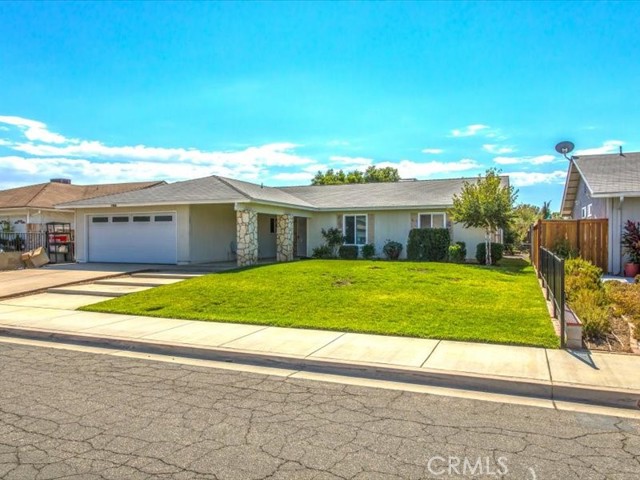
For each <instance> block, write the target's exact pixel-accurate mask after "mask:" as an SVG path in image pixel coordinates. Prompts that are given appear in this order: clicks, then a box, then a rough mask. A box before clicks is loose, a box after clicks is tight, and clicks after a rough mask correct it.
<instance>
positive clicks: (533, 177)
mask: <svg viewBox="0 0 640 480" xmlns="http://www.w3.org/2000/svg"><path fill="white" fill-rule="evenodd" d="M504 175H508V176H509V181H510V183H511V185H513V186H515V187H531V186H533V185H540V184H558V185H562V184H563V183H564V181H565V177H566V176H567V172H565V171H564V170H556V171H553V172H548V173H542V172H505V173H504Z"/></svg>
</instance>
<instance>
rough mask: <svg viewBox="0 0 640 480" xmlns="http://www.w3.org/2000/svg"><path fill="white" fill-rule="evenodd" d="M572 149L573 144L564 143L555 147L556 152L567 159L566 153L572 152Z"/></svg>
mask: <svg viewBox="0 0 640 480" xmlns="http://www.w3.org/2000/svg"><path fill="white" fill-rule="evenodd" d="M574 148H575V145H574V144H573V143H571V142H567V141H564V142H560V143H559V144H557V145H556V152H558V153H561V154H562V155H564V157H565V158H567V153H570V152H572V151H573V149H574Z"/></svg>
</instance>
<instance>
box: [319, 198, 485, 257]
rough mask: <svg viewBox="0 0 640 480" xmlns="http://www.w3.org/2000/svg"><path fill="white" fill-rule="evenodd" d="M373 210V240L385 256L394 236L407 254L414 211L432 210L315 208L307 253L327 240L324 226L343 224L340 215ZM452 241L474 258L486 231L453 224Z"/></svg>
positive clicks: (378, 250) (378, 253) (379, 251)
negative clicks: (339, 222) (383, 250)
mask: <svg viewBox="0 0 640 480" xmlns="http://www.w3.org/2000/svg"><path fill="white" fill-rule="evenodd" d="M441 212H442V209H439V210H432V211H431V213H441ZM364 213H367V214H373V218H374V232H373V237H374V238H373V243H374V245H375V246H376V254H377V255H379V256H383V254H382V247H383V246H384V244H385V243H386V241H387V240H394V241H396V242H400V243H401V244H402V247H403V248H402V255H401V256H400V258H406V255H407V240H408V238H409V231H410V230H411V215H412V214H418V213H430V211H429V210H420V211H417V210H415V211H414V210H383V211H380V210H378V211H370V212H351V211H348V210H345V211H344V212H330V213H317V212H314V214H313V216H312V217H311V218H309V221H308V241H307V248H308V252H307V254H308V255H311V253H312V251H313V249H314V248H315V247H319V246H320V245H322V244H323V243H324V238H323V237H322V233H321V230H322V229H323V228H324V229H327V228H330V227H336V226H338V227H340V228H342V225H338V215H349V214H364ZM452 236H453V238H452V241H453V242H457V241H462V242H465V243H466V245H467V258H468V259H472V258H474V257H475V253H476V245H477V244H478V243H481V242H484V231H483V230H481V229H465V228H464V227H463V226H462V225H459V224H454V225H453V235H452Z"/></svg>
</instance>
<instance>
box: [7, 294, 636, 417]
mask: <svg viewBox="0 0 640 480" xmlns="http://www.w3.org/2000/svg"><path fill="white" fill-rule="evenodd" d="M27 298H28V297H27ZM25 300H26V298H25V297H23V298H21V299H14V300H5V301H3V302H0V333H2V334H5V335H13V336H22V337H30V338H40V339H43V338H49V339H58V340H63V341H72V342H82V343H89V344H94V345H102V346H111V347H117V348H127V349H135V350H141V351H148V352H154V353H163V354H170V355H182V356H193V357H198V358H206V359H211V360H222V361H232V362H238V363H250V364H255V365H266V366H274V367H278V366H280V367H286V368H296V369H301V370H306V371H315V372H324V373H329V374H339V375H352V376H361V377H373V378H382V379H385V380H392V381H402V382H414V383H422V384H428V385H434V386H441V387H449V388H460V389H466V390H479V391H485V392H494V393H504V394H510V395H521V396H529V397H537V398H544V399H553V400H555V401H568V402H582V403H589V404H594V405H606V406H614V407H623V408H636V409H637V408H638V402H639V401H640V376H639V375H638V372H639V371H640V357H638V356H631V355H616V354H605V353H590V352H587V351H566V350H549V349H543V348H530V347H515V346H507V345H490V344H481V343H465V342H453V341H444V340H442V341H441V340H429V339H418V338H404V337H390V336H380V335H364V334H354V333H343V332H332V331H323V330H306V329H304V330H303V329H292V328H279V327H265V326H261V325H246V324H234V323H216V322H204V321H203V322H199V321H191V320H176V319H162V318H153V317H140V316H127V315H115V314H103V313H87V312H79V311H75V310H66V309H59V308H46V307H33V306H32V305H31V306H29V305H27V304H25ZM94 301H95V300H94ZM67 308H69V307H67ZM70 308H73V307H70Z"/></svg>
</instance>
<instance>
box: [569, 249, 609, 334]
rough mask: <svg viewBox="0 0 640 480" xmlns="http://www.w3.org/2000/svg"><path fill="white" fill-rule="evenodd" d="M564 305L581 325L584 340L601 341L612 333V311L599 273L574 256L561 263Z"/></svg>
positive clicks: (600, 271) (596, 268) (590, 265)
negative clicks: (562, 268)
mask: <svg viewBox="0 0 640 480" xmlns="http://www.w3.org/2000/svg"><path fill="white" fill-rule="evenodd" d="M564 274H565V277H564V284H565V295H566V299H567V303H568V304H569V306H570V307H571V310H573V312H574V313H575V314H576V316H577V317H578V318H579V319H580V321H581V322H582V334H583V336H584V337H585V338H589V339H599V338H604V337H606V336H607V334H608V333H609V332H610V331H611V320H610V319H611V315H612V308H611V306H610V300H609V299H608V298H607V293H606V291H605V289H604V287H603V285H602V281H601V280H600V276H601V275H602V270H601V269H599V268H598V267H596V266H595V265H593V264H592V263H591V262H589V261H587V260H585V259H583V258H580V257H577V258H570V259H568V260H565V262H564Z"/></svg>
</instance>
